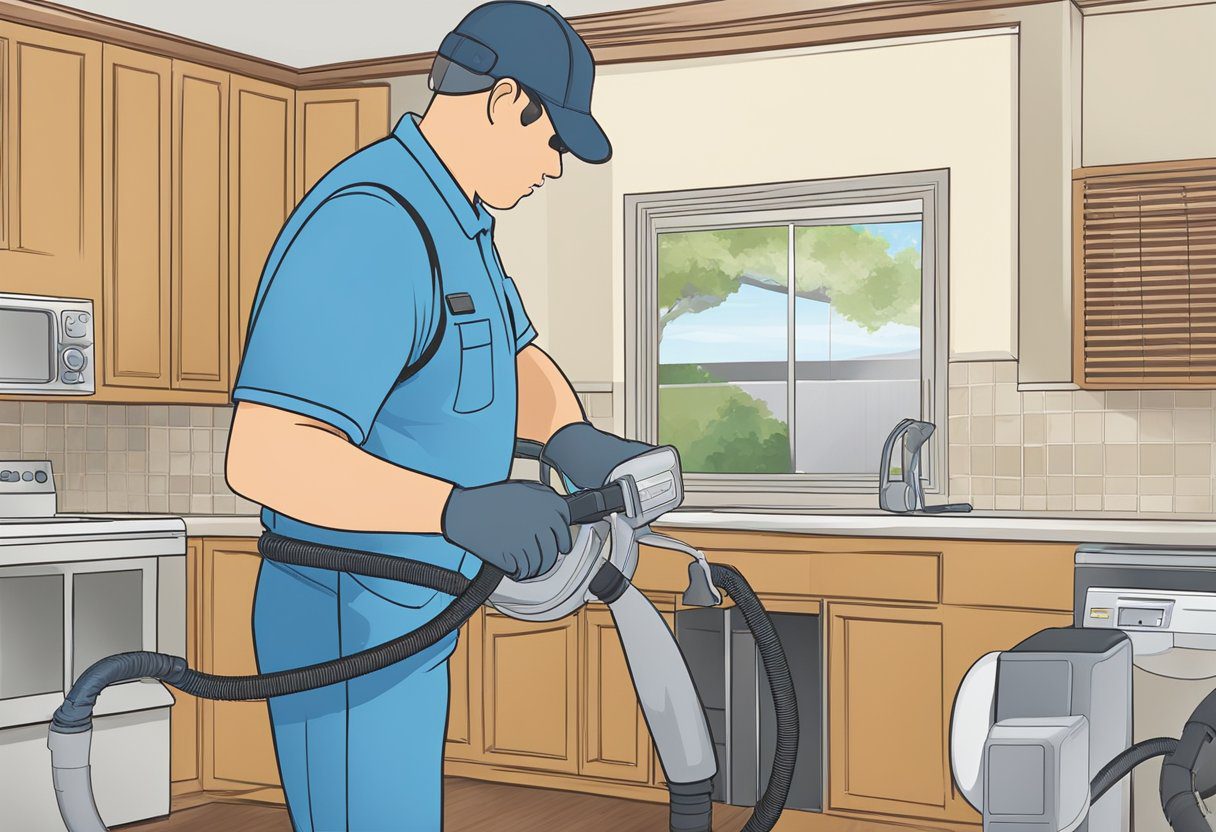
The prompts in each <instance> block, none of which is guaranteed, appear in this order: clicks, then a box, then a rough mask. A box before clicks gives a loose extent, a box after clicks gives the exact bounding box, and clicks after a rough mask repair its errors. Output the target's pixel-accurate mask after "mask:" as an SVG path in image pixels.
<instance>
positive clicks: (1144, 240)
mask: <svg viewBox="0 0 1216 832" xmlns="http://www.w3.org/2000/svg"><path fill="white" fill-rule="evenodd" d="M1073 227H1074V238H1073V285H1074V296H1073V315H1074V346H1073V362H1074V381H1075V382H1076V383H1077V384H1079V385H1080V386H1082V387H1086V388H1094V389H1119V388H1161V387H1171V388H1172V387H1216V159H1208V160H1203V161H1198V162H1170V163H1164V164H1148V165H1126V166H1112V167H1105V168H1083V169H1081V170H1078V171H1077V172H1076V173H1075V174H1074V182H1073Z"/></svg>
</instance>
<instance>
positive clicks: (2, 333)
mask: <svg viewBox="0 0 1216 832" xmlns="http://www.w3.org/2000/svg"><path fill="white" fill-rule="evenodd" d="M93 332H94V329H93V302H92V301H89V300H81V299H78V298H53V297H43V296H40V295H16V294H4V293H0V393H22V394H34V395H40V396H48V395H49V396H63V395H67V396H71V395H89V394H91V393H93V392H95V382H94V369H95V367H96V361H94V355H93Z"/></svg>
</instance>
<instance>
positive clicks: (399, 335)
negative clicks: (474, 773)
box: [227, 2, 648, 832]
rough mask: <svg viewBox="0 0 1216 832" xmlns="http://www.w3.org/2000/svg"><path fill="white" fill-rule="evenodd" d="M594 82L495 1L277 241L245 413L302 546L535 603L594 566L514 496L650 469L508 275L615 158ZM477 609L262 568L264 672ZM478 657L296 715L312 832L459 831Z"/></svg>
mask: <svg viewBox="0 0 1216 832" xmlns="http://www.w3.org/2000/svg"><path fill="white" fill-rule="evenodd" d="M593 77H594V63H593V62H592V58H591V53H590V51H589V50H588V49H587V47H586V45H585V44H584V43H583V41H582V40H581V39H580V38H579V36H578V35H577V34H576V33H575V32H574V30H573V29H572V28H571V27H570V25H569V24H568V23H567V22H566V21H565V20H564V19H562V17H561V16H560V15H559V14H558V13H557V12H556V11H554V10H553V9H552V8H549V7H547V6H539V5H535V4H533V3H525V2H493V3H488V4H486V5H483V6H481V7H479V8H477V9H475V10H474V11H473V12H471V13H470V14H469V15H468V16H467V17H466V18H465V19H464V20H463V21H461V23H460V24H459V25H458V26H457V28H456V29H455V30H454V31H453V32H451V33H450V34H449V35H448V36H447V37H446V38H445V39H444V41H443V43H442V45H441V46H440V48H439V51H438V57H437V58H436V61H435V66H434V68H433V70H432V75H431V85H432V89H434V90H435V92H436V95H435V96H434V98H433V100H432V102H431V104H430V106H429V107H428V108H427V111H426V114H425V115H424V116H423V117H419V116H417V115H414V114H407V115H406V116H405V117H404V118H402V119H401V121H400V123H398V124H397V126H396V128H395V129H394V130H393V133H392V134H391V135H390V136H388V137H387V138H385V139H383V140H381V141H379V142H376V143H375V144H372V145H370V146H368V147H366V148H364V149H362V150H360V151H359V152H357V153H355V154H354V155H352V156H351V157H349V158H348V159H346V160H345V161H343V162H342V163H341V164H339V165H337V166H336V167H335V168H334V169H333V170H331V171H330V172H329V173H328V174H327V175H326V176H325V177H324V178H323V179H321V181H320V182H318V183H317V185H316V186H315V187H314V188H313V189H312V190H311V191H310V192H309V193H308V194H307V195H306V196H305V197H304V199H303V200H302V201H301V203H300V204H299V206H298V207H297V208H296V210H295V212H294V213H293V214H292V216H291V217H290V218H289V219H288V220H287V223H286V224H285V225H284V227H283V229H282V231H281V232H280V234H279V237H278V239H277V240H276V242H275V244H274V247H273V249H272V250H271V252H270V256H269V258H268V260H267V263H266V266H265V270H264V271H263V274H262V279H261V283H260V285H259V287H258V291H257V296H256V298H255V300H254V304H253V310H252V314H251V318H250V327H249V336H248V341H247V343H246V349H245V355H244V359H243V361H242V365H241V369H240V372H239V375H238V378H237V382H236V386H235V389H234V392H233V399H234V400H235V401H237V402H238V403H239V404H238V406H237V410H236V415H235V419H234V422H233V428H232V436H231V439H230V442H229V448H228V466H227V475H228V481H229V483H230V485H231V486H232V488H233V489H234V490H236V491H237V492H239V493H241V494H243V495H245V496H247V497H248V498H250V499H252V500H255V501H257V502H259V503H261V504H262V505H263V506H264V508H263V511H262V522H263V524H264V525H265V526H266V528H268V529H270V530H272V531H274V532H277V533H278V534H281V535H285V536H287V537H293V538H299V539H304V540H310V541H317V542H321V543H327V544H331V545H336V546H342V547H346V548H350V549H359V550H364V551H372V552H380V553H385V554H390V555H399V556H405V557H409V558H412V559H415V560H422V561H427V562H430V563H434V564H438V565H440V566H444V567H448V568H451V569H456V570H459V571H460V572H462V573H463V574H465V575H467V576H470V577H471V576H473V575H474V574H476V572H477V571H478V569H479V568H480V566H481V563H482V561H485V562H488V563H492V564H495V565H496V566H498V567H500V568H502V569H503V570H505V571H506V572H507V573H508V574H510V575H512V576H515V577H519V578H526V577H532V576H535V575H538V574H542V573H543V572H545V571H546V570H548V569H549V568H550V567H551V566H552V565H553V563H554V561H555V559H556V557H557V554H558V552H559V551H561V552H565V551H568V550H569V548H570V545H571V541H570V531H569V516H568V513H567V511H566V508H565V503H564V501H563V500H562V499H561V498H560V496H559V495H558V494H556V493H555V492H554V491H553V490H552V489H550V488H548V487H547V486H542V485H540V484H538V483H523V482H509V481H505V479H506V477H507V476H508V474H509V469H510V464H511V455H512V450H513V447H514V442H515V439H516V437H517V436H520V437H524V438H528V439H532V440H535V441H538V442H544V443H546V446H545V455H546V457H548V458H549V459H551V460H552V461H554V462H555V463H557V464H558V465H559V466H560V467H561V468H562V469H563V470H564V471H565V472H566V473H567V476H568V478H569V479H570V480H571V482H572V483H573V484H574V485H575V486H576V487H579V488H583V487H591V486H596V485H600V484H602V483H603V482H604V480H605V478H606V477H607V475H608V473H609V472H610V471H611V470H612V468H614V467H615V466H616V465H617V464H618V463H620V462H622V461H624V460H625V459H628V458H630V457H632V456H635V455H636V454H638V453H640V452H641V451H643V450H645V449H646V448H647V447H648V446H644V445H641V444H640V443H635V442H629V441H627V440H623V439H620V438H618V437H614V436H612V435H610V434H606V433H602V432H600V431H597V430H595V429H594V428H592V427H591V426H590V425H589V424H588V423H587V422H586V420H585V418H584V415H583V412H582V409H581V407H580V406H579V403H578V399H577V398H576V396H575V395H574V392H573V391H572V390H571V389H570V386H569V383H568V382H567V381H566V379H565V377H564V376H563V375H562V373H561V372H560V371H559V370H558V368H557V366H556V365H555V364H554V363H553V362H552V361H551V360H550V359H549V357H548V356H547V355H546V354H545V353H544V352H542V351H541V350H540V349H539V348H538V347H536V346H535V345H534V344H532V341H533V339H534V338H535V337H536V331H535V330H534V329H533V327H532V324H531V323H530V322H529V320H528V316H527V313H526V312H525V311H524V306H523V303H522V301H521V299H520V296H519V292H518V291H517V289H516V286H515V284H514V283H513V282H512V280H511V278H510V277H508V276H507V275H506V274H505V273H504V271H503V267H502V263H501V262H500V260H499V258H498V255H497V252H496V251H495V248H494V243H493V226H494V220H493V218H492V217H491V216H490V215H489V214H488V213H487V212H486V207H487V206H488V207H491V208H496V209H507V208H510V207H512V206H513V205H514V204H515V203H516V202H518V201H519V200H520V199H521V198H523V197H524V196H526V195H527V194H528V193H530V192H531V191H532V190H533V189H534V188H535V187H539V186H540V185H542V184H543V182H544V180H545V179H546V178H549V179H556V178H558V177H559V176H560V175H561V171H562V156H563V154H564V153H565V152H567V151H568V152H569V153H571V154H572V155H574V156H576V157H578V158H579V159H581V160H583V161H586V162H591V163H598V162H603V161H606V160H607V159H608V157H609V155H610V154H611V148H610V145H609V142H608V139H607V137H606V136H605V135H604V133H603V131H602V130H601V129H600V127H599V125H598V124H597V123H596V121H595V119H594V118H593V117H592V115H591V113H590V107H591V88H592V82H593ZM451 600H452V599H451V597H450V596H448V595H443V594H440V593H437V592H435V591H434V590H429V589H425V588H422V587H419V586H414V585H410V584H403V583H397V582H392V581H387V580H381V579H371V578H363V577H355V576H352V575H350V574H348V573H339V572H333V571H327V570H319V569H311V568H305V567H290V566H285V565H281V564H277V563H273V562H269V561H264V562H263V563H262V568H261V571H260V573H259V577H258V585H257V595H256V599H255V603H254V613H253V627H254V636H255V645H256V649H257V658H258V666H259V671H260V672H262V673H265V672H270V671H275V670H280V669H285V668H291V667H298V666H302V665H308V664H313V663H317V662H322V661H326V660H329V659H333V658H335V657H337V656H342V655H349V654H351V653H354V652H358V651H360V650H364V649H366V648H369V647H372V646H374V645H377V644H381V643H383V642H385V641H388V640H390V639H392V638H395V637H397V636H399V635H401V634H403V633H405V632H407V631H410V630H413V629H415V628H417V627H419V626H420V625H422V624H423V623H424V622H426V621H428V620H430V619H431V618H433V617H434V616H435V615H436V614H437V613H438V612H439V611H440V610H441V609H443V608H444V607H445V606H446V605H447V604H448V603H450V602H451ZM455 643H456V634H455V633H452V634H451V635H450V636H448V637H446V638H445V639H443V640H442V641H441V642H439V643H438V644H436V645H435V646H434V647H432V648H430V649H428V650H426V651H424V652H421V653H419V654H417V655H414V656H412V657H411V658H409V659H408V660H406V661H404V662H401V663H399V664H397V665H394V666H391V667H388V668H385V669H383V670H380V671H377V672H375V673H371V674H368V675H366V676H363V677H360V678H357V679H354V680H352V681H350V682H348V683H345V684H340V685H333V686H330V687H326V688H321V689H319V690H314V691H309V692H305V693H299V694H294V695H290V696H283V697H278V698H275V699H273V700H271V701H270V703H269V708H270V715H271V721H272V724H273V727H274V738H275V746H276V750H277V754H278V760H279V770H280V774H281V776H282V781H283V786H284V789H285V791H286V794H287V802H288V808H289V810H290V812H291V818H292V823H293V824H294V826H295V828H296V829H297V830H308V831H309V832H311V831H312V830H317V832H321V831H322V830H324V832H332V830H359V831H360V832H370V831H371V830H406V829H409V830H430V829H438V828H440V827H441V824H442V799H441V795H442V780H441V777H442V755H443V741H444V733H445V726H446V715H447V705H448V675H447V658H448V656H449V655H450V654H451V652H452V650H453V649H454V647H455Z"/></svg>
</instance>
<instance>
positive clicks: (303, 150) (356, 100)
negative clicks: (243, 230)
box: [296, 86, 389, 198]
mask: <svg viewBox="0 0 1216 832" xmlns="http://www.w3.org/2000/svg"><path fill="white" fill-rule="evenodd" d="M388 129H389V124H388V87H386V86H375V87H372V86H368V87H346V88H343V89H330V90H301V91H300V92H298V93H296V142H297V144H296V193H297V194H299V195H300V197H301V198H302V197H303V196H304V194H305V193H306V192H307V191H308V189H309V188H311V187H312V186H313V185H315V184H316V183H317V180H318V179H320V178H321V177H322V176H324V175H325V174H326V173H327V172H328V171H329V169H330V168H332V167H333V166H334V165H336V164H337V163H338V162H341V161H342V160H343V159H345V158H346V157H347V156H349V155H350V154H352V153H354V152H355V151H356V150H358V149H359V148H361V147H363V146H364V145H368V144H371V143H372V142H374V141H376V140H377V139H382V138H384V136H386V135H387V134H388Z"/></svg>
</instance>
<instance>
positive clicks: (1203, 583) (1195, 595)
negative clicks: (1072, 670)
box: [1073, 543, 1216, 832]
mask: <svg viewBox="0 0 1216 832" xmlns="http://www.w3.org/2000/svg"><path fill="white" fill-rule="evenodd" d="M1073 591H1074V603H1073V611H1074V618H1075V620H1074V623H1075V625H1076V626H1078V627H1086V628H1107V629H1119V630H1122V631H1124V632H1125V633H1127V635H1128V637H1129V638H1130V639H1131V642H1132V726H1133V738H1132V739H1133V742H1140V741H1141V740H1144V739H1148V738H1150V737H1177V736H1179V734H1181V733H1182V728H1183V725H1184V723H1185V722H1186V720H1187V718H1188V717H1189V716H1190V715H1191V712H1192V711H1193V710H1194V709H1195V707H1196V706H1197V705H1198V704H1199V702H1200V701H1201V700H1202V699H1203V698H1204V697H1205V696H1207V695H1208V694H1209V693H1210V692H1211V691H1212V690H1213V688H1216V543H1214V544H1213V546H1211V547H1178V546H1173V547H1153V546H1118V545H1097V544H1087V545H1083V546H1079V547H1078V548H1077V553H1076V565H1075V572H1074V587H1073ZM1203 768H1206V769H1208V771H1206V772H1205V771H1203V770H1202V769H1203ZM1213 768H1216V755H1211V754H1209V755H1208V757H1207V759H1206V761H1205V762H1204V763H1203V764H1201V771H1200V772H1199V773H1200V775H1201V776H1200V777H1199V779H1200V780H1204V781H1206V782H1212V781H1213V775H1214V774H1216V772H1214V771H1212V770H1211V769H1213ZM1160 773H1161V758H1156V759H1153V760H1149V761H1147V762H1145V763H1142V764H1141V765H1139V766H1137V767H1136V768H1135V769H1134V770H1133V771H1132V774H1131V787H1130V794H1129V795H1128V794H1125V797H1124V806H1125V814H1124V819H1123V823H1122V828H1123V829H1124V830H1126V829H1128V828H1129V824H1128V821H1129V820H1130V828H1131V830H1132V832H1170V826H1169V824H1168V823H1167V822H1166V820H1165V815H1164V814H1163V813H1162V811H1161V797H1160V794H1159V791H1158V781H1159V779H1160ZM1120 788H1122V789H1125V790H1126V789H1127V788H1128V786H1127V784H1126V781H1125V782H1124V783H1123V784H1121V786H1120ZM1129 797H1130V801H1129V800H1128V798H1129ZM1201 797H1204V795H1202V794H1201ZM1129 803H1130V805H1129ZM1202 805H1203V806H1204V808H1205V809H1206V811H1207V812H1208V813H1209V820H1211V817H1210V814H1211V813H1212V812H1216V797H1213V796H1211V795H1207V796H1206V802H1204V803H1203V804H1202ZM1094 832H1097V830H1095V831H1094Z"/></svg>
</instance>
